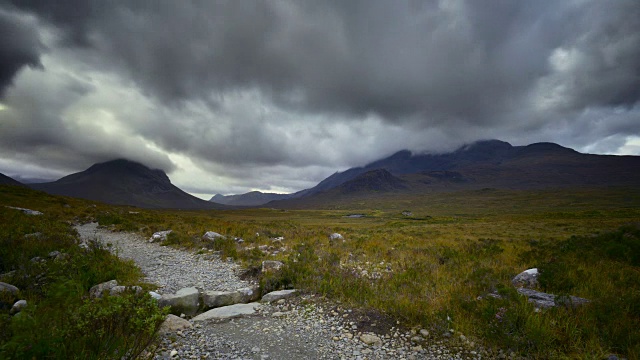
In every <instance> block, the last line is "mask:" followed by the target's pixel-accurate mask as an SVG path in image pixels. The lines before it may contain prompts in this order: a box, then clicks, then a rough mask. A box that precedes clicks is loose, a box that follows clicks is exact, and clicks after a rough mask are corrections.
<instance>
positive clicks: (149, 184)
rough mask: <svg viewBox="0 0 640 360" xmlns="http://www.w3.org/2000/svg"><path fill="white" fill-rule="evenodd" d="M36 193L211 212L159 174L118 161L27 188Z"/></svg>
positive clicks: (139, 205) (96, 165)
mask: <svg viewBox="0 0 640 360" xmlns="http://www.w3.org/2000/svg"><path fill="white" fill-rule="evenodd" d="M29 186H30V187H32V188H34V189H36V190H42V191H44V192H47V193H50V194H54V195H64V196H71V197H78V198H83V199H89V200H95V201H101V202H105V203H108V204H116V205H132V206H137V207H142V208H172V209H212V208H222V207H223V206H221V205H217V204H213V203H210V202H208V201H205V200H202V199H199V198H197V197H195V196H192V195H189V194H187V193H186V192H184V191H182V190H180V189H179V188H177V187H176V186H174V185H173V184H171V181H170V180H169V177H167V174H165V173H164V171H162V170H152V169H149V168H148V167H146V166H144V165H142V164H140V163H137V162H133V161H129V160H125V159H118V160H113V161H108V162H104V163H100V164H95V165H93V166H91V167H90V168H88V169H87V170H85V171H81V172H78V173H75V174H71V175H68V176H65V177H63V178H61V179H59V180H56V181H53V182H48V183H40V184H29Z"/></svg>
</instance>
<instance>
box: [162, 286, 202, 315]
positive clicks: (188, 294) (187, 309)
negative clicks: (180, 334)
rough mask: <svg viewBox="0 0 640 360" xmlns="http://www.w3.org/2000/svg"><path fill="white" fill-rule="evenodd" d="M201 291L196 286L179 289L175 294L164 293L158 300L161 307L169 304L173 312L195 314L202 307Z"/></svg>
mask: <svg viewBox="0 0 640 360" xmlns="http://www.w3.org/2000/svg"><path fill="white" fill-rule="evenodd" d="M199 300H200V293H199V292H198V289H196V288H195V287H190V288H184V289H180V290H178V292H176V293H175V294H164V295H162V297H161V298H160V300H159V301H158V305H159V306H161V307H164V306H169V307H170V308H171V310H170V311H171V313H172V314H177V315H180V314H187V315H194V314H196V313H197V312H198V308H199V307H200V303H199Z"/></svg>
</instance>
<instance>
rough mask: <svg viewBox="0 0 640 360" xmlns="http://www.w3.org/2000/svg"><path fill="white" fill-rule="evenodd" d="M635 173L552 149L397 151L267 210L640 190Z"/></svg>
mask: <svg viewBox="0 0 640 360" xmlns="http://www.w3.org/2000/svg"><path fill="white" fill-rule="evenodd" d="M638 169H640V156H613V155H593V154H583V153H579V152H577V151H575V150H572V149H569V148H566V147H562V146H560V145H557V144H553V143H535V144H531V145H527V146H512V145H511V144H509V143H507V142H504V141H499V140H489V141H480V142H476V143H473V144H470V145H465V146H463V147H461V148H459V149H458V150H456V151H453V152H449V153H443V154H412V153H411V152H409V151H400V152H398V153H396V154H394V155H392V156H390V157H387V158H384V159H380V160H378V161H374V162H372V163H370V164H368V165H366V166H363V167H357V168H351V169H348V170H346V171H344V172H339V173H335V174H333V175H331V176H330V177H328V178H327V179H325V180H323V181H321V182H320V183H319V184H318V185H317V186H315V187H313V188H311V189H307V190H303V191H301V192H298V193H296V194H293V196H292V198H291V199H289V200H283V201H275V202H272V203H270V204H269V206H273V207H290V206H293V207H298V206H303V207H304V206H313V205H322V204H326V203H330V202H331V201H338V200H340V199H341V198H343V197H344V196H350V197H355V196H362V197H370V196H376V194H380V193H383V192H389V191H395V192H404V193H424V192H433V191H452V190H463V189H482V188H487V187H492V188H501V189H544V188H566V187H604V186H606V187H608V186H640V172H639V171H638Z"/></svg>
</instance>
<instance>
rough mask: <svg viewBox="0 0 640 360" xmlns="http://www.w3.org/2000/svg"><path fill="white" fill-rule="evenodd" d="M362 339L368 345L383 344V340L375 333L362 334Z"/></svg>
mask: <svg viewBox="0 0 640 360" xmlns="http://www.w3.org/2000/svg"><path fill="white" fill-rule="evenodd" d="M360 341H362V342H363V343H365V344H367V345H372V346H382V340H381V339H380V338H379V337H378V336H376V335H373V334H362V335H360Z"/></svg>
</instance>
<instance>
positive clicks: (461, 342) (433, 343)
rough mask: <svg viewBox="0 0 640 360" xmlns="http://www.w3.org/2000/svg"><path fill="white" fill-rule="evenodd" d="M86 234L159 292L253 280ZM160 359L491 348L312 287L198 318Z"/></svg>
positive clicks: (98, 231) (476, 352) (129, 240)
mask: <svg viewBox="0 0 640 360" xmlns="http://www.w3.org/2000/svg"><path fill="white" fill-rule="evenodd" d="M76 229H77V230H78V232H79V233H80V235H81V237H82V238H83V239H84V240H90V239H97V240H99V241H101V242H103V243H105V244H107V245H109V244H110V247H111V249H112V251H113V252H114V253H117V254H118V256H120V257H123V258H127V259H132V260H133V261H135V262H136V264H137V265H138V266H139V267H140V268H141V269H142V271H143V272H144V273H145V274H146V276H147V279H146V280H147V281H148V282H152V283H155V284H158V285H159V288H158V290H157V292H158V293H160V294H163V293H175V292H176V291H177V290H179V289H181V288H184V287H190V286H194V287H197V288H198V289H200V290H220V291H225V290H229V291H231V290H236V289H239V288H243V287H247V286H249V285H250V284H249V283H247V282H246V281H243V280H241V279H240V278H239V277H238V274H237V273H238V270H239V267H238V265H237V264H234V263H232V262H226V261H222V260H220V259H218V258H217V257H215V256H212V255H210V254H195V253H192V252H187V251H181V250H176V249H173V248H170V247H167V246H160V245H159V244H157V243H149V242H148V241H146V239H143V238H141V237H140V236H138V235H136V234H131V233H124V232H111V231H109V230H107V229H103V228H100V227H98V226H97V224H95V223H92V224H85V225H81V226H77V227H76ZM160 347H161V348H160V351H159V352H158V355H157V356H156V358H157V359H170V358H183V359H204V358H208V359H407V360H408V359H481V358H485V359H486V358H494V357H495V358H498V357H500V358H509V357H510V356H508V355H507V354H502V353H500V354H492V355H489V354H488V353H487V352H486V351H485V350H482V349H480V348H478V347H477V346H476V345H475V344H474V343H473V342H471V341H469V340H468V339H466V338H465V337H464V336H463V335H459V334H454V335H452V336H451V337H450V339H448V340H436V339H435V338H434V337H433V336H432V335H431V334H429V333H428V332H427V331H426V330H423V331H420V330H419V329H414V330H408V329H403V328H401V326H400V324H397V323H394V322H393V321H392V320H391V319H388V318H385V317H382V316H379V315H376V314H371V313H366V312H363V311H360V310H357V309H355V310H354V309H348V308H345V307H343V306H341V305H340V304H338V303H334V302H330V301H328V300H326V299H322V298H319V297H317V296H314V295H312V294H303V295H301V296H298V297H296V298H291V299H286V300H284V299H283V300H279V301H277V302H274V303H263V304H262V305H261V307H260V309H259V310H258V312H257V313H256V314H255V315H251V316H246V317H241V318H235V319H232V320H226V321H203V322H196V323H194V324H193V326H192V327H191V328H189V329H184V330H181V331H177V332H171V333H168V334H165V335H163V337H162V341H161V345H160Z"/></svg>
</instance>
